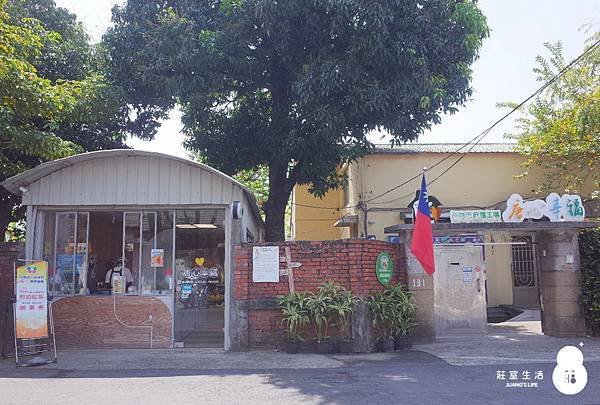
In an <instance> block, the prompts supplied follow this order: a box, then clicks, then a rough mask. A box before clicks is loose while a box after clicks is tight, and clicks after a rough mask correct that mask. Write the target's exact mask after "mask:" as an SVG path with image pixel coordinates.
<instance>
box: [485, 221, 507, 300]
mask: <svg viewBox="0 0 600 405" xmlns="http://www.w3.org/2000/svg"><path fill="white" fill-rule="evenodd" d="M485 241H486V242H510V236H509V235H508V234H501V233H492V234H486V235H485ZM511 261H512V256H511V246H510V245H488V246H486V247H485V275H486V280H487V298H488V306H491V307H496V306H498V305H512V304H513V290H512V275H511V270H510V267H511Z"/></svg>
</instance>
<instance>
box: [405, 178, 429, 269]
mask: <svg viewBox="0 0 600 405" xmlns="http://www.w3.org/2000/svg"><path fill="white" fill-rule="evenodd" d="M427 197H428V195H427V182H426V181H425V173H423V179H422V180H421V192H420V194H419V209H417V210H416V215H415V221H414V222H415V226H414V229H413V238H412V242H411V244H410V251H411V252H412V254H413V255H415V257H416V258H417V260H418V261H419V263H421V266H423V268H424V269H425V271H426V272H427V274H429V275H432V274H433V272H434V271H435V262H434V259H433V233H432V231H431V212H430V211H429V200H428V198H427Z"/></svg>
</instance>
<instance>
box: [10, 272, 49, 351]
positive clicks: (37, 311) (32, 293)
mask: <svg viewBox="0 0 600 405" xmlns="http://www.w3.org/2000/svg"><path fill="white" fill-rule="evenodd" d="M16 270H17V274H16V290H17V297H16V298H17V300H16V304H15V305H16V306H15V319H16V324H17V328H16V329H17V330H16V331H15V332H16V335H17V338H18V339H39V338H44V337H48V287H47V280H48V263H46V262H34V263H30V264H28V265H25V266H19V267H17V269H16Z"/></svg>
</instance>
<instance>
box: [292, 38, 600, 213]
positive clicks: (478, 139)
mask: <svg viewBox="0 0 600 405" xmlns="http://www.w3.org/2000/svg"><path fill="white" fill-rule="evenodd" d="M599 44H600V40H598V41H596V42H594V43H593V44H592V45H590V47H589V48H588V49H586V50H585V51H584V52H583V53H581V54H580V55H579V56H578V57H577V58H575V59H573V60H572V61H571V62H570V63H569V64H568V65H566V66H565V67H564V68H562V69H561V70H560V71H559V72H558V73H557V74H556V75H554V76H553V77H552V78H551V79H549V80H548V81H547V82H545V83H544V84H543V85H542V86H540V87H539V88H538V89H537V90H536V91H535V92H534V93H532V94H531V95H530V96H529V97H527V98H526V99H525V100H523V101H521V102H520V103H519V104H518V105H517V106H516V107H514V108H513V109H511V110H510V111H508V112H507V113H506V114H504V115H503V116H502V117H500V118H499V119H497V120H496V121H495V122H494V123H493V124H492V125H490V126H489V127H488V128H487V129H485V130H484V131H482V132H481V133H479V134H478V135H477V136H475V137H474V138H473V139H471V140H469V141H468V142H467V143H465V144H463V145H462V146H461V147H459V148H457V149H456V150H454V151H453V152H452V153H450V154H449V155H448V156H445V157H444V158H442V159H440V160H439V161H438V162H436V163H434V164H433V165H432V166H429V167H428V168H427V169H426V171H429V170H431V169H433V168H435V167H437V166H439V165H440V164H442V163H444V162H445V161H446V160H448V159H450V158H451V157H453V156H454V155H456V154H458V153H460V152H461V150H463V149H465V148H466V147H468V146H469V145H471V147H470V148H469V149H468V150H467V151H466V152H464V153H462V154H461V156H460V157H459V158H458V159H457V160H456V161H455V162H454V163H452V164H451V165H450V166H449V167H448V168H447V169H446V170H444V171H443V172H442V173H441V174H440V175H438V176H437V177H435V178H434V179H433V180H431V181H429V182H428V183H427V184H428V185H429V184H433V183H434V182H435V181H437V180H438V179H439V178H440V177H442V176H443V175H445V174H446V173H448V172H449V171H450V170H452V169H453V168H454V167H455V166H456V165H457V164H458V163H459V162H460V161H461V160H462V159H464V158H465V157H466V156H467V155H468V154H469V152H471V151H472V150H473V149H474V148H475V146H477V145H478V144H479V143H480V142H481V141H482V140H483V138H485V137H486V136H487V135H488V134H489V133H490V132H491V131H492V130H493V129H494V128H495V127H496V126H497V125H498V124H500V123H501V122H502V121H504V120H505V119H506V118H508V117H509V116H510V115H512V114H513V113H514V112H516V111H517V110H519V109H520V108H521V107H523V106H524V105H525V104H527V103H528V102H529V101H530V100H531V99H533V98H534V97H535V96H537V95H538V94H539V93H541V92H542V91H544V90H545V89H546V88H548V87H549V86H550V85H551V84H552V83H554V82H555V81H556V80H558V79H559V78H560V77H562V76H563V75H564V74H565V73H566V72H567V71H569V70H570V69H571V68H572V67H573V66H574V65H576V64H577V63H579V61H581V59H583V58H584V57H585V56H586V55H587V54H588V53H590V52H591V51H593V50H594V49H595V48H596V47H597V46H598V45H599ZM421 175H422V172H421V173H417V174H415V175H414V176H412V177H411V178H409V179H407V180H405V181H403V182H402V183H400V184H398V185H396V186H394V187H392V188H390V189H388V190H386V191H384V192H383V193H381V194H378V195H376V196H374V197H371V198H369V199H368V200H366V201H365V203H372V202H373V201H374V200H376V199H378V198H381V197H383V196H385V195H387V194H389V193H391V192H393V191H395V190H397V189H399V188H400V187H402V186H405V185H406V184H408V183H410V182H411V181H413V180H415V179H418V178H419V177H420V176H421ZM411 195H413V193H412V192H411V193H409V194H407V195H405V196H402V197H398V198H395V199H393V200H388V201H383V202H373V204H386V203H390V202H393V201H397V200H399V199H402V198H406V197H409V196H411ZM291 204H293V205H296V206H299V207H306V208H314V209H324V210H341V209H352V208H357V207H359V206H361V204H357V205H353V206H348V207H322V206H317V205H308V204H299V203H291ZM346 215H348V214H346ZM346 215H344V216H342V218H344V217H345V216H346ZM342 218H340V219H342ZM336 222H337V220H336Z"/></svg>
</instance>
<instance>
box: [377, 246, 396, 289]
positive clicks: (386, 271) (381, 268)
mask: <svg viewBox="0 0 600 405" xmlns="http://www.w3.org/2000/svg"><path fill="white" fill-rule="evenodd" d="M375 274H376V275H377V280H379V282H380V283H381V284H384V285H385V284H389V283H390V281H392V275H393V274H394V262H393V261H392V258H391V256H390V255H389V253H387V252H381V253H379V256H377V261H376V262H375Z"/></svg>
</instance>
